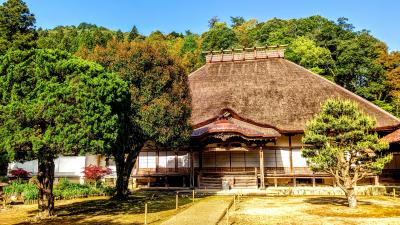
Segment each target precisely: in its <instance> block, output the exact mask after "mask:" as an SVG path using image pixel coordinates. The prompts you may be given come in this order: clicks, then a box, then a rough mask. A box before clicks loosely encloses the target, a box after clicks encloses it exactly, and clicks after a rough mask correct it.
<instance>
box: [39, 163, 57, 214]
mask: <svg viewBox="0 0 400 225" xmlns="http://www.w3.org/2000/svg"><path fill="white" fill-rule="evenodd" d="M38 162H39V165H38V167H39V168H38V176H37V178H38V181H39V193H38V209H39V216H40V217H48V216H52V215H53V214H54V196H53V182H54V159H53V157H50V156H48V157H39V159H38Z"/></svg>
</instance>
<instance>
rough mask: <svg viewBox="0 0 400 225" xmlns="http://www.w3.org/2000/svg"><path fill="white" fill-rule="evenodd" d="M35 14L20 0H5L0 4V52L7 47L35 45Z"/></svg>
mask: <svg viewBox="0 0 400 225" xmlns="http://www.w3.org/2000/svg"><path fill="white" fill-rule="evenodd" d="M35 22H36V20H35V16H34V15H33V14H32V13H30V11H29V9H28V7H27V6H26V4H25V3H24V2H23V1H21V0H7V1H5V2H4V3H3V5H1V6H0V54H4V53H5V52H6V51H7V50H8V49H11V48H12V49H21V50H23V49H30V48H33V47H35V46H36V43H35V41H36V39H37V33H36V30H35V26H34V24H35Z"/></svg>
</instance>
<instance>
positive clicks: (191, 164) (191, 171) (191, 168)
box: [189, 150, 194, 188]
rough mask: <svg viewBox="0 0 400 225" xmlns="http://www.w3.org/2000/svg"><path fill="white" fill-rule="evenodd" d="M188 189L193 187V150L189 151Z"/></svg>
mask: <svg viewBox="0 0 400 225" xmlns="http://www.w3.org/2000/svg"><path fill="white" fill-rule="evenodd" d="M189 154H190V155H189V156H190V187H191V188H193V187H194V154H193V150H190V153H189Z"/></svg>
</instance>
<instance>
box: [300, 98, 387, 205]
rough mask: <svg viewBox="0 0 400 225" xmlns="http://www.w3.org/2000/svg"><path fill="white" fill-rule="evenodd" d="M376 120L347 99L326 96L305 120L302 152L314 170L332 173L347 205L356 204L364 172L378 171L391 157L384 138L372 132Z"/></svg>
mask: <svg viewBox="0 0 400 225" xmlns="http://www.w3.org/2000/svg"><path fill="white" fill-rule="evenodd" d="M374 127H375V120H374V119H372V118H371V117H369V116H367V115H365V114H364V113H363V112H362V111H360V109H359V108H358V106H357V104H356V103H354V102H351V101H349V100H341V99H329V100H327V102H326V103H325V104H324V105H323V106H322V110H321V112H320V113H319V114H318V115H317V116H316V117H315V118H314V119H312V120H311V121H310V122H308V123H307V125H306V129H305V131H304V132H305V135H304V138H303V143H304V144H305V145H306V147H305V148H304V149H303V150H302V156H303V157H306V158H307V163H308V165H309V166H310V168H311V169H312V170H313V171H323V172H326V173H328V174H330V175H331V176H333V177H334V179H335V182H336V184H337V185H338V186H339V187H340V188H341V189H342V190H343V192H344V193H345V195H346V197H347V200H348V204H349V207H356V206H357V199H356V192H355V186H356V183H357V181H359V180H361V179H363V178H365V177H366V176H369V175H373V174H378V173H380V172H381V171H382V169H383V168H384V166H385V164H386V163H388V162H389V161H390V160H391V159H392V155H391V154H387V153H386V152H385V151H386V150H387V149H388V148H389V144H388V143H387V142H384V141H381V140H380V139H379V137H378V135H377V134H376V133H375V132H373V129H374Z"/></svg>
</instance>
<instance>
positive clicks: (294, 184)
mask: <svg viewBox="0 0 400 225" xmlns="http://www.w3.org/2000/svg"><path fill="white" fill-rule="evenodd" d="M293 187H296V177H293Z"/></svg>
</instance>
